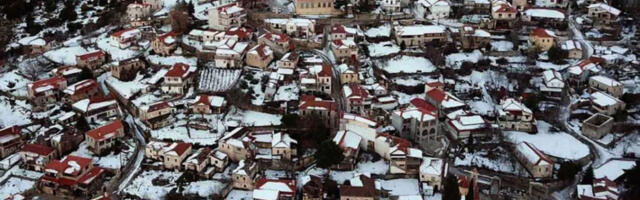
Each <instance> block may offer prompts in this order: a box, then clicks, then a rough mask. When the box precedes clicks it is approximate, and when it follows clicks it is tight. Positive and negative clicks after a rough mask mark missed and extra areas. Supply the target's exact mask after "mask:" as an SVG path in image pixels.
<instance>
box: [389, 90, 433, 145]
mask: <svg viewBox="0 0 640 200" xmlns="http://www.w3.org/2000/svg"><path fill="white" fill-rule="evenodd" d="M391 125H392V126H393V127H394V128H395V129H396V130H398V132H399V133H400V136H401V137H403V138H407V139H409V140H412V141H415V142H416V143H418V144H419V145H420V148H423V149H427V147H428V146H430V144H433V143H434V142H436V140H437V138H438V137H439V128H438V127H439V126H440V125H439V121H438V109H437V108H436V107H435V106H433V105H432V104H430V103H429V102H427V101H425V100H423V99H419V98H414V99H413V100H411V101H410V105H409V107H407V108H401V109H397V110H395V111H393V112H392V113H391Z"/></svg>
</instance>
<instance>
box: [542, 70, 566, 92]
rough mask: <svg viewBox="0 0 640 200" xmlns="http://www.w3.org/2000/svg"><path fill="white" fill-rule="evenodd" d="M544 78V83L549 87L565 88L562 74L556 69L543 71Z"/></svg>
mask: <svg viewBox="0 0 640 200" xmlns="http://www.w3.org/2000/svg"><path fill="white" fill-rule="evenodd" d="M542 77H543V78H544V84H545V86H546V87H547V88H564V81H563V80H562V75H560V73H559V72H557V71H554V70H546V71H544V72H542Z"/></svg>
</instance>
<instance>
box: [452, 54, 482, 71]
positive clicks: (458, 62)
mask: <svg viewBox="0 0 640 200" xmlns="http://www.w3.org/2000/svg"><path fill="white" fill-rule="evenodd" d="M482 56H483V55H482V52H480V51H479V50H475V51H473V52H471V53H452V54H449V55H447V57H446V59H445V64H446V65H447V66H449V67H451V68H454V69H458V68H460V66H462V63H464V62H472V63H477V62H478V60H480V59H482Z"/></svg>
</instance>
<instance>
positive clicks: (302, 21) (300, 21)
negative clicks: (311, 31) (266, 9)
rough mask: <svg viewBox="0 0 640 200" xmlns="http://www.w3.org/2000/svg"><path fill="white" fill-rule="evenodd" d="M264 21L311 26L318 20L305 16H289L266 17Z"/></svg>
mask: <svg viewBox="0 0 640 200" xmlns="http://www.w3.org/2000/svg"><path fill="white" fill-rule="evenodd" d="M264 22H265V23H272V24H281V25H285V24H294V25H296V26H310V25H314V24H315V23H316V20H313V19H304V18H288V19H284V18H267V19H264Z"/></svg>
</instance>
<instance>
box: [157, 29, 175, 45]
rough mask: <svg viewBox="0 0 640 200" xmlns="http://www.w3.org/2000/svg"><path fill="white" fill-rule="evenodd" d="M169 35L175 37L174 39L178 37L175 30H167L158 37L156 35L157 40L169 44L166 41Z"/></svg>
mask: <svg viewBox="0 0 640 200" xmlns="http://www.w3.org/2000/svg"><path fill="white" fill-rule="evenodd" d="M169 37H173V39H174V40H175V39H176V38H177V37H176V33H174V32H173V31H170V32H167V33H165V34H162V35H159V36H158V37H156V40H158V41H161V42H162V43H164V44H167V45H169V44H168V43H167V42H166V41H165V39H167V38H169Z"/></svg>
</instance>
